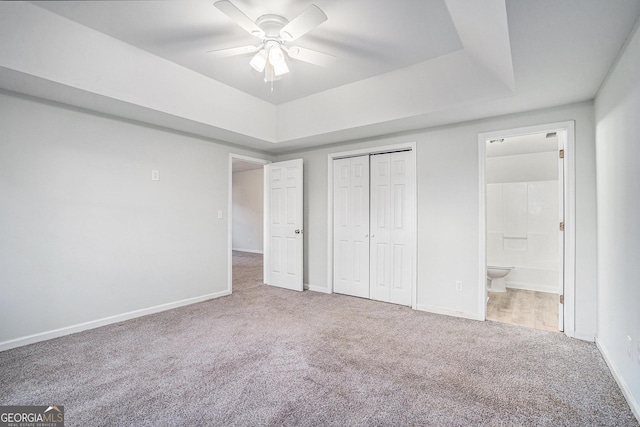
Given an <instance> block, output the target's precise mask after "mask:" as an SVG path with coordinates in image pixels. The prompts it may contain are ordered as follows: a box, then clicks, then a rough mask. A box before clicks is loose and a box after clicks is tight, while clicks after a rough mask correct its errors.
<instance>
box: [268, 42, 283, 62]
mask: <svg viewBox="0 0 640 427" xmlns="http://www.w3.org/2000/svg"><path fill="white" fill-rule="evenodd" d="M269 62H270V63H271V65H273V66H274V67H275V66H278V65H280V64H284V53H282V49H280V45H277V44H276V45H274V46H271V48H270V49H269Z"/></svg>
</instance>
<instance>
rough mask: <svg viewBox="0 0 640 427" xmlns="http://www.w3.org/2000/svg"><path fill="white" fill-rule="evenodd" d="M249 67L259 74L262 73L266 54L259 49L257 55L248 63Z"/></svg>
mask: <svg viewBox="0 0 640 427" xmlns="http://www.w3.org/2000/svg"><path fill="white" fill-rule="evenodd" d="M249 65H251V68H253V69H254V70H256V71H257V72H259V73H261V72H263V71H264V67H265V66H266V65H267V52H265V50H264V49H261V50H260V51H259V52H258V53H256V54H255V55H254V56H253V58H251V61H249Z"/></svg>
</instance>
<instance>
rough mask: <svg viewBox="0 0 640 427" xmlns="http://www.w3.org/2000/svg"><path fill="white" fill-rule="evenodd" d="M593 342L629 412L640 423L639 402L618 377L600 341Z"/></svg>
mask: <svg viewBox="0 0 640 427" xmlns="http://www.w3.org/2000/svg"><path fill="white" fill-rule="evenodd" d="M595 341H596V346H597V347H598V350H600V353H601V354H602V358H603V359H604V361H605V362H606V363H607V366H608V367H609V370H610V371H611V374H612V375H613V378H614V379H615V380H616V383H618V387H620V390H622V394H623V395H624V398H625V399H627V403H628V404H629V407H630V408H631V412H633V415H635V417H636V419H637V420H638V422H639V423H640V402H638V401H636V399H635V398H634V396H633V394H632V393H631V390H630V389H629V386H628V385H627V382H626V381H625V380H624V378H623V377H622V375H620V371H618V368H616V365H615V364H614V363H613V361H612V360H611V357H610V356H609V353H608V352H607V349H606V348H605V347H604V346H603V345H602V344H601V343H600V341H598V339H596V340H595Z"/></svg>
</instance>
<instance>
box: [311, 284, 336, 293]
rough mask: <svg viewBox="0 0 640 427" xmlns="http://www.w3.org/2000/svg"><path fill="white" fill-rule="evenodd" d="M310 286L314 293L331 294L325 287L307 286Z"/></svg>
mask: <svg viewBox="0 0 640 427" xmlns="http://www.w3.org/2000/svg"><path fill="white" fill-rule="evenodd" d="M306 286H308V289H309V290H310V291H313V292H322V293H323V294H330V293H331V292H329V289H327V288H325V287H323V286H313V285H306Z"/></svg>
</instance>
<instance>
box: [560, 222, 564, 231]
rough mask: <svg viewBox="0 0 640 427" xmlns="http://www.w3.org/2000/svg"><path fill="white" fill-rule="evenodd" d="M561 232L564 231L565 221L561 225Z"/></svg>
mask: <svg viewBox="0 0 640 427" xmlns="http://www.w3.org/2000/svg"><path fill="white" fill-rule="evenodd" d="M560 231H564V221H562V222H561V223H560Z"/></svg>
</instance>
